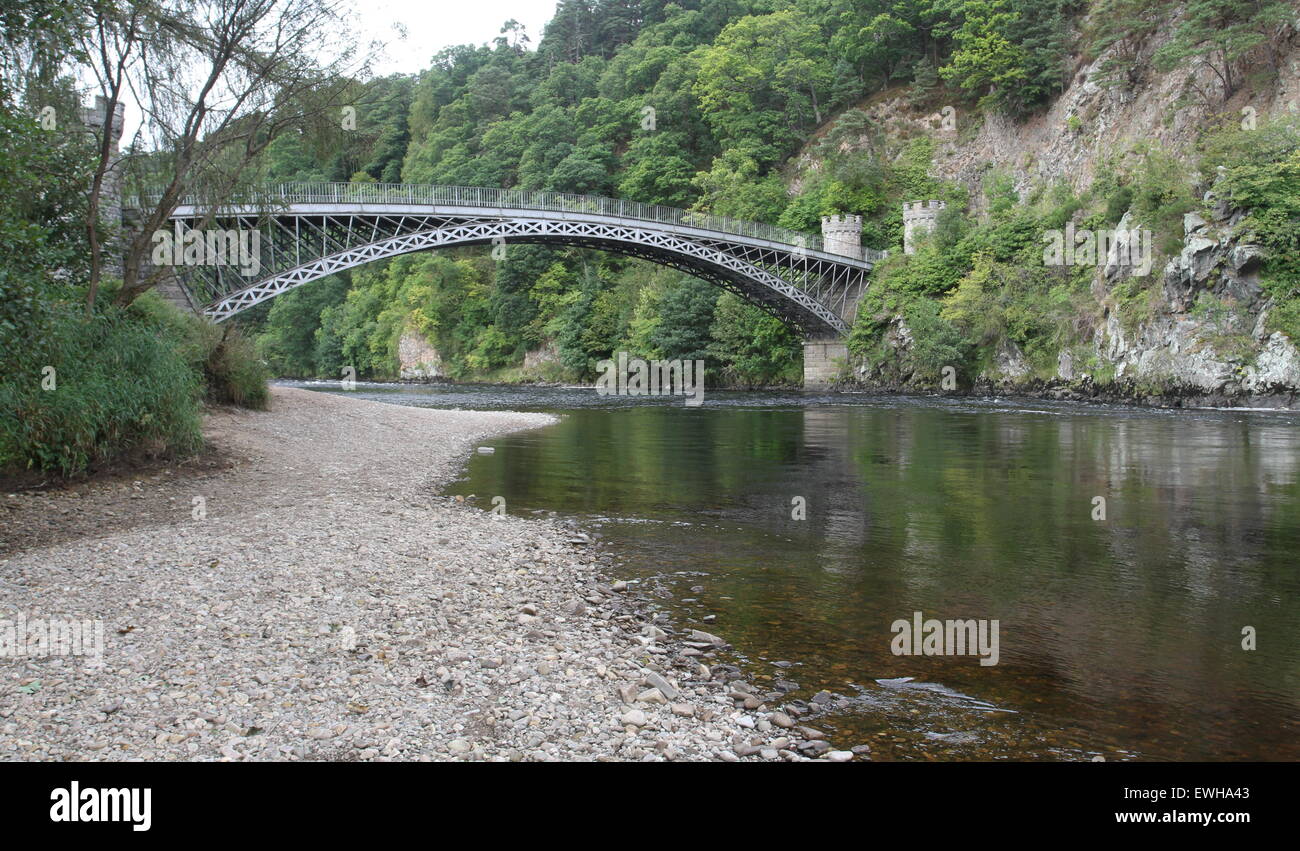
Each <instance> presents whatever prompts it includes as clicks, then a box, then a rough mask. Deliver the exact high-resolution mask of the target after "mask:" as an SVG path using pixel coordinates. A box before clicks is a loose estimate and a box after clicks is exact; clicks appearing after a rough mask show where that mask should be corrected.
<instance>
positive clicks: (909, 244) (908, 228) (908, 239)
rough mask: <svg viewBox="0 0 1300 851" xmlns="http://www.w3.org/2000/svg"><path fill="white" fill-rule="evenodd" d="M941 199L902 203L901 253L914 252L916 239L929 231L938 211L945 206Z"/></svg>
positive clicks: (937, 215)
mask: <svg viewBox="0 0 1300 851" xmlns="http://www.w3.org/2000/svg"><path fill="white" fill-rule="evenodd" d="M946 206H947V204H945V203H944V202H942V201H908V202H907V203H905V204H903V253H904V254H915V253H916V240H917V237H919V236H921V235H922V234H926V233H931V232H932V231H933V230H934V223H935V221H936V220H937V219H938V218H939V213H940V211H941V210H943V208H944V207H946Z"/></svg>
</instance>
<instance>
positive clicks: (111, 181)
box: [81, 95, 126, 275]
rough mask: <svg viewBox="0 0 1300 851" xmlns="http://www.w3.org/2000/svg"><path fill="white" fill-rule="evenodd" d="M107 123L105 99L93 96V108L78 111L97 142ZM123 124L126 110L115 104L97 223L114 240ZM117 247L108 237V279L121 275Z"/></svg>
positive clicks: (119, 207) (119, 222) (119, 215)
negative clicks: (107, 165)
mask: <svg viewBox="0 0 1300 851" xmlns="http://www.w3.org/2000/svg"><path fill="white" fill-rule="evenodd" d="M107 120H108V98H106V97H104V96H103V95H96V96H95V105H94V106H88V107H82V109H81V123H82V124H84V125H85V126H86V129H87V130H89V131H90V132H92V133H94V134H95V139H96V140H97V141H99V140H102V138H103V136H102V135H101V134H102V133H103V131H104V124H105V123H106V122H107ZM125 123H126V106H125V104H122V103H118V104H117V108H116V109H114V110H113V121H112V124H111V125H109V132H110V140H109V145H110V153H109V156H110V159H109V168H108V171H107V172H105V173H104V185H103V188H102V190H101V191H100V195H99V215H100V219H101V221H103V222H104V224H105V225H107V226H108V227H109V228H110V231H111V232H112V233H113V234H114V236H115V235H116V232H117V231H118V230H119V229H120V228H121V226H122V168H121V164H120V163H119V162H118V150H119V144H120V143H121V141H122V128H123V126H124V125H125ZM96 151H98V147H96ZM117 243H118V240H116V239H114V238H112V237H110V240H109V242H108V245H107V246H106V247H105V251H104V271H105V272H106V273H107V274H110V275H121V274H122V261H121V257H120V256H119V254H120V251H119V250H118V249H119V246H118V244H117Z"/></svg>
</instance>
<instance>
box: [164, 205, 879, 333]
mask: <svg viewBox="0 0 1300 851" xmlns="http://www.w3.org/2000/svg"><path fill="white" fill-rule="evenodd" d="M171 221H172V226H173V228H174V232H173V234H169V239H172V240H175V241H176V243H177V244H193V243H194V242H197V241H198V240H197V239H195V238H194V237H190V238H189V240H186V239H185V236H186V233H187V232H188V231H190V230H198V231H200V232H201V236H200V237H199V239H204V238H209V237H210V236H211V235H212V234H213V233H224V234H226V235H227V237H226V238H227V240H230V239H232V237H231V236H230V235H232V234H236V235H238V238H242V239H244V240H246V246H245V248H246V251H245V253H246V254H251V255H252V256H254V257H255V258H256V263H255V264H249V263H248V262H247V257H245V258H244V259H245V262H244V263H243V264H240V263H239V262H237V260H236V258H235V257H234V256H233V254H234V252H235V245H236V243H235V242H233V241H228V242H227V243H226V244H225V246H224V248H227V249H229V256H226V257H224V258H218V259H217V260H216V261H215V262H214V261H213V258H211V257H208V258H207V259H206V260H205V261H203V262H200V263H195V264H190V263H181V264H179V265H176V267H175V272H176V273H177V277H178V278H179V280H180V282H181V285H182V287H183V288H184V290H185V293H186V296H187V297H188V298H189V300H190V302H191V304H192V305H193V306H194V308H195V309H196V310H198V311H199V312H202V313H204V314H205V315H207V316H208V317H210V318H211V319H213V320H215V321H217V322H221V321H223V320H225V319H228V318H230V317H231V316H234V315H235V314H237V313H239V312H240V311H243V310H247V309H248V308H250V307H252V306H253V305H256V304H259V303H261V302H263V301H266V300H268V299H271V298H274V297H275V296H277V295H279V294H281V293H283V292H286V291H287V290H290V289H293V288H294V287H298V286H301V285H303V284H306V283H310V282H311V281H314V280H317V279H319V278H323V277H325V276H327V275H331V274H334V273H336V272H342V271H344V270H346V269H350V268H353V267H355V266H359V265H362V264H364V263H369V262H371V261H374V260H382V259H384V258H389V257H396V256H398V255H401V254H408V253H410V252H414V251H422V250H426V249H433V248H442V247H448V246H457V245H477V244H491V245H494V246H497V245H504V246H509V245H512V244H521V243H532V244H542V245H577V246H585V247H589V248H599V249H602V250H605V251H611V252H616V253H619V254H624V255H629V256H632V257H640V258H644V259H646V260H651V261H653V262H655V263H659V264H662V265H665V266H670V267H673V268H675V269H679V270H682V271H684V272H687V273H689V274H691V275H694V276H696V277H699V278H702V279H704V280H707V281H710V282H712V283H714V284H717V285H718V286H721V287H724V288H726V289H728V290H730V291H732V292H734V293H736V294H737V295H739V296H741V297H742V298H744V299H746V300H747V301H750V302H752V303H754V304H757V305H759V306H760V307H762V308H764V309H765V310H767V311H768V312H769V313H771V314H773V315H775V316H776V317H778V318H779V319H781V320H782V321H784V322H786V323H787V324H789V325H791V326H793V327H794V328H796V329H798V330H799V331H800V332H802V333H803V334H804V336H805V337H842V336H844V335H845V334H847V333H848V330H849V326H850V325H851V323H852V316H853V311H854V310H855V309H856V306H857V302H858V300H859V298H860V297H861V296H862V292H863V290H864V288H865V286H866V281H867V276H868V274H869V273H870V271H871V269H872V266H873V265H874V263H875V262H876V261H877V260H879V258H880V257H881V256H882V255H881V253H880V252H872V251H867V252H866V255H867V256H866V258H865V259H857V258H853V257H847V256H843V255H839V254H832V253H829V252H827V251H826V250H825V249H824V247H823V244H822V240H821V238H820V237H816V236H811V235H808V234H803V233H798V232H795V231H790V230H785V229H782V228H776V227H771V226H769V225H763V224H756V223H753V222H742V221H736V220H733V219H727V218H723V217H720V216H712V215H708V214H705V213H696V212H690V211H686V210H678V209H673V208H669V207H659V206H650V205H647V204H640V203H636V202H632V201H619V200H615V199H610V198H596V197H590V196H584V195H569V194H563V193H556V192H530V191H525V190H515V189H489V188H478V187H457V186H427V185H397V184H338V183H334V184H286V185H280V186H274V187H268V188H266V189H265V190H262V191H260V192H258V193H256V194H255V195H250V196H246V197H243V198H240V199H237V200H235V201H234V202H229V203H227V204H225V205H223V206H222V207H220V208H217V209H213V208H212V207H210V206H205V205H204V204H203V203H202V199H200V198H186V199H183V200H182V202H181V205H180V206H179V207H177V209H176V211H175V212H174V213H173V214H172V216H171ZM244 231H253V232H254V233H251V234H245V233H243V232H244ZM254 240H255V241H256V242H255V243H254ZM208 245H209V246H211V245H212V242H211V240H210V239H209V241H208ZM218 247H222V246H221V245H220V244H219V243H218Z"/></svg>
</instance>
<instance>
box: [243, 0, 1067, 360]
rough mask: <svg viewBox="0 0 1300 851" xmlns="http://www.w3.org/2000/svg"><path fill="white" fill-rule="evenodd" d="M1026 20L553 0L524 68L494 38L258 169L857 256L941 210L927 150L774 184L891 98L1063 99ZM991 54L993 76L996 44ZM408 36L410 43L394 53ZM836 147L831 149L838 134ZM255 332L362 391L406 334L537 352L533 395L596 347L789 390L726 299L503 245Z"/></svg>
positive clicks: (1027, 102) (885, 10)
mask: <svg viewBox="0 0 1300 851" xmlns="http://www.w3.org/2000/svg"><path fill="white" fill-rule="evenodd" d="M1077 11H1078V10H1077V9H1076V8H1074V5H1072V4H1070V3H1066V2H1060V0H1053V2H1050V3H1048V4H1046V7H1045V5H1044V4H1043V3H1040V2H1027V0H1016V1H1015V2H998V3H984V2H959V3H955V2H946V0H910V2H890V3H879V2H876V3H862V2H850V0H800V2H795V3H789V2H770V0H752V1H746V0H684V1H683V2H680V3H665V2H662V0H596V2H592V0H564V2H561V3H560V4H559V7H558V9H557V11H556V15H555V17H554V19H553V20H552V21H551V22H550V23H549V24H548V26H547V27H546V29H545V33H544V35H543V36H542V38H541V40H540V42H539V43H538V44H537V45H536V49H535V50H530V49H529V47H530V45H529V43H528V40H527V39H528V36H527V35H526V34H525V33H523V32H522V31H520V30H519V29H518V27H517V25H516V24H514V23H513V22H509V23H507V24H506V26H505V27H503V29H502V31H501V34H500V36H499V37H498V38H496V39H495V40H494V41H493V43H492V44H491V45H490V46H488V45H484V46H479V47H472V46H463V47H455V48H451V49H448V50H444V51H442V52H441V53H439V54H438V55H437V56H436V57H434V60H433V64H432V66H431V67H430V68H429V69H428V70H427V71H425V72H423V73H421V74H420V75H419V76H418V78H416V79H411V78H408V77H392V78H387V79H383V80H378V81H375V82H374V83H372V84H370V85H369V86H368V87H367V91H366V97H365V98H364V101H366V103H364V104H363V105H362V106H361V107H360V110H359V120H358V131H357V134H356V138H355V139H353V140H351V141H348V142H347V143H346V145H345V146H344V147H343V148H342V149H341V150H324V151H323V150H320V149H319V148H317V147H315V146H314V144H313V142H314V141H316V140H313V139H309V138H307V137H296V138H285V139H283V140H281V142H280V143H279V144H277V145H275V146H274V147H273V149H272V150H270V151H269V152H268V161H267V165H266V168H267V177H268V178H269V179H273V180H333V181H341V180H352V181H379V182H399V181H405V182H414V183H441V184H452V185H467V186H501V187H522V188H526V189H545V190H556V191H562V192H576V193H586V194H594V195H607V196H615V197H619V198H627V199H631V200H637V201H644V202H649V203H655V204H665V205H671V206H678V207H686V208H696V209H707V210H710V211H712V212H715V213H720V214H723V215H729V216H733V217H737V218H744V219H750V220H756V221H763V222H769V223H773V224H779V225H782V226H786V227H791V228H796V229H801V230H807V231H810V232H816V231H817V229H818V227H819V220H820V217H821V216H822V215H823V214H829V213H836V212H854V213H862V214H866V215H867V216H868V217H869V218H870V221H871V223H870V226H869V229H868V234H867V238H866V242H867V244H869V245H871V246H873V247H878V248H884V247H888V246H890V245H894V244H897V243H898V242H900V239H901V237H900V227H901V221H900V215H899V213H898V203H899V202H900V201H901V200H902V199H904V198H914V197H922V196H926V197H928V196H929V195H930V194H931V193H934V192H936V191H938V189H939V187H937V186H935V185H934V183H933V181H931V180H930V179H929V178H928V177H927V174H926V161H925V155H926V152H925V150H924V146H923V145H920V146H917V148H916V149H915V150H913V151H910V152H908V154H907V155H906V156H904V157H902V158H900V159H899V160H897V161H892V162H879V161H866V160H863V159H861V158H849V157H840V158H837V157H835V156H834V151H835V147H836V143H837V141H838V135H842V134H845V133H848V132H852V131H854V130H858V129H860V128H856V127H854V126H853V115H852V114H849V115H846V116H844V117H843V118H841V119H840V120H839V121H838V122H837V123H836V124H835V125H834V128H833V129H832V131H831V132H830V133H829V134H828V135H827V137H826V139H825V140H824V144H823V147H824V149H825V150H824V153H825V154H826V155H827V156H828V158H829V159H830V162H829V163H828V168H826V169H825V170H824V171H823V173H822V176H821V178H820V179H818V180H816V181H813V182H811V183H809V184H807V185H805V186H804V187H803V190H802V192H801V193H799V194H798V195H792V194H791V193H789V192H787V189H786V185H785V180H784V177H783V173H782V169H783V166H784V165H785V164H786V163H787V161H788V160H789V159H790V157H791V156H792V155H794V154H796V153H797V152H798V151H799V150H800V148H801V147H802V146H803V145H804V144H805V142H806V141H807V140H808V139H809V137H810V136H811V135H812V134H814V133H816V132H817V131H818V130H819V128H821V127H822V126H823V125H824V124H825V123H826V122H827V121H828V120H829V119H830V118H831V117H832V116H835V115H837V114H838V113H840V112H842V111H844V110H845V109H846V108H848V107H850V106H852V105H853V104H854V103H855V102H857V101H858V100H859V99H861V98H863V97H865V96H867V95H869V94H871V93H872V92H874V91H877V90H879V89H881V88H884V87H887V86H890V85H893V84H896V83H898V82H900V81H914V80H919V81H920V82H921V83H922V84H923V85H928V86H931V87H937V86H939V85H946V86H951V87H954V88H955V89H958V90H967V91H971V92H978V93H980V94H981V95H982V96H983V97H986V98H988V99H989V100H990V101H991V102H995V103H996V104H997V105H998V106H999V107H1003V108H1006V109H1009V110H1014V111H1024V110H1028V109H1032V108H1033V107H1034V106H1035V104H1037V103H1040V102H1041V101H1042V100H1043V99H1045V98H1047V97H1049V96H1050V95H1051V94H1052V93H1053V91H1055V90H1056V89H1057V88H1058V87H1059V86H1060V84H1061V77H1062V72H1061V68H1062V62H1063V56H1064V51H1065V47H1066V31H1067V22H1068V20H1069V18H1070V16H1071V15H1072V14H1074V13H1075V12H1077ZM994 31H996V33H997V34H998V35H999V36H1000V37H1005V38H1007V39H1009V42H1008V44H1007V45H1006V47H1007V50H1008V54H1007V55H1006V56H1004V57H1001V58H1000V59H999V61H1000V62H1002V63H1003V64H1004V65H1005V67H1004V68H1002V69H1001V70H1000V71H998V72H997V73H996V74H995V75H994V76H992V77H990V76H988V70H987V69H988V68H989V65H988V63H987V62H986V61H985V60H984V58H982V57H981V53H982V52H984V51H988V50H991V49H992V48H991V47H990V46H989V37H990V33H991V32H994ZM412 37H413V38H418V37H419V35H418V33H415V34H413V35H412ZM837 134H838V135H837ZM263 313H264V314H265V319H264V320H262V318H261V317H260V316H256V317H253V318H252V321H253V322H254V323H258V322H259V321H264V325H262V326H260V327H261V329H262V330H261V339H260V342H261V346H262V348H261V350H262V352H263V353H264V355H265V356H266V358H267V359H268V361H269V362H270V363H271V365H272V368H273V369H274V370H275V371H276V372H278V373H281V374H285V375H295V376H329V377H334V376H337V375H338V374H339V370H340V368H341V367H342V366H344V365H352V366H354V367H355V368H357V370H358V371H359V373H361V374H363V375H369V376H373V377H390V376H393V375H394V374H395V370H396V368H397V361H396V347H397V341H398V339H399V338H400V336H401V335H402V333H403V332H405V331H408V330H414V331H415V332H418V333H420V334H423V335H424V336H425V337H426V338H427V339H428V340H429V341H430V342H432V343H433V344H434V346H435V347H436V348H437V350H438V352H439V354H440V355H441V357H442V360H443V364H444V367H445V369H446V371H447V373H448V374H449V375H450V376H452V377H457V378H468V377H475V376H484V377H485V376H498V377H500V376H501V375H503V374H505V373H508V372H509V371H510V370H511V369H512V368H514V367H517V366H518V365H519V364H520V363H521V361H522V359H523V357H524V354H525V353H526V352H528V351H530V350H535V349H538V348H541V347H543V346H546V345H548V344H551V345H552V346H553V347H554V350H555V352H556V354H557V357H556V360H557V361H558V363H552V364H551V370H550V372H549V373H547V374H546V375H544V376H539V377H560V376H568V377H573V378H580V377H583V376H585V375H589V374H590V370H591V368H592V365H593V364H594V363H595V362H596V361H597V360H599V359H601V358H603V357H606V356H607V355H608V354H609V353H610V352H612V351H618V350H627V351H630V352H633V353H636V354H639V355H643V356H647V357H664V358H678V357H681V358H699V357H706V358H708V359H709V361H710V364H711V366H712V367H713V374H714V376H715V378H718V377H720V378H721V379H722V380H725V381H729V382H736V383H746V384H764V383H772V382H794V383H797V381H798V378H799V375H800V367H799V361H800V347H799V340H798V338H797V337H796V336H794V335H793V334H792V333H791V332H790V331H789V330H787V329H786V328H785V327H784V326H782V325H781V324H780V323H779V322H778V321H777V320H775V319H774V318H772V317H770V316H768V315H766V314H765V313H763V312H762V311H760V310H759V309H757V308H755V307H753V306H751V305H749V304H746V303H745V302H743V301H741V300H740V299H738V298H737V297H735V296H733V295H731V294H729V293H721V292H720V291H719V290H717V289H716V288H714V287H711V286H709V285H707V284H704V283H702V282H699V281H697V280H695V279H692V278H690V277H688V276H685V275H682V274H680V273H676V272H670V271H667V270H663V269H659V268H656V267H654V266H651V265H649V264H647V263H644V262H641V261H630V260H627V259H624V258H621V257H617V256H613V255H609V254H603V253H597V252H592V251H587V250H579V249H572V250H554V249H547V248H541V247H530V246H516V247H512V248H511V250H510V251H509V253H508V255H507V256H506V257H505V258H504V259H503V260H502V261H501V262H500V263H497V262H495V261H493V260H492V258H491V257H489V256H488V254H487V252H484V251H473V250H463V251H449V252H441V253H438V254H427V255H415V256H410V257H404V258H401V259H398V260H395V261H392V262H388V263H383V264H375V265H374V266H372V267H368V268H364V269H359V270H355V271H354V272H353V273H352V274H351V275H348V276H340V277H339V278H337V279H331V280H327V281H322V282H319V283H318V284H315V285H313V286H311V287H304V288H302V289H300V290H298V291H295V292H291V293H289V294H287V295H286V296H284V297H281V298H279V299H277V300H276V301H275V302H274V303H273V304H271V305H270V306H269V307H267V308H265V309H264V311H263Z"/></svg>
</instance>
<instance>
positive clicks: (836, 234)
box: [803, 215, 864, 390]
mask: <svg viewBox="0 0 1300 851" xmlns="http://www.w3.org/2000/svg"><path fill="white" fill-rule="evenodd" d="M822 243H823V245H825V247H826V251H827V253H829V254H838V255H840V256H842V257H849V258H852V259H854V260H862V259H864V252H863V250H862V217H861V216H850V215H843V216H823V217H822ZM861 298H862V292H861V291H860V292H858V293H856V294H853V295H852V297H851V298H849V299H847V300H846V301H845V304H844V311H843V313H842V314H841V317H840V318H842V319H843V320H844V321H845V322H847V323H848V324H849V325H852V324H853V320H854V318H855V317H856V315H857V311H858V302H859V301H860V300H861ZM848 359H849V349H848V344H847V342H846V341H845V339H844V337H842V336H834V335H828V334H819V335H816V336H812V337H808V338H806V339H805V340H804V344H803V388H804V389H805V390H825V389H828V388H830V387H831V386H832V385H834V384H835V382H836V380H837V379H839V378H840V377H841V375H842V374H843V372H844V369H845V364H847V363H848Z"/></svg>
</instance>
